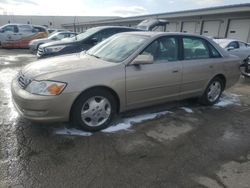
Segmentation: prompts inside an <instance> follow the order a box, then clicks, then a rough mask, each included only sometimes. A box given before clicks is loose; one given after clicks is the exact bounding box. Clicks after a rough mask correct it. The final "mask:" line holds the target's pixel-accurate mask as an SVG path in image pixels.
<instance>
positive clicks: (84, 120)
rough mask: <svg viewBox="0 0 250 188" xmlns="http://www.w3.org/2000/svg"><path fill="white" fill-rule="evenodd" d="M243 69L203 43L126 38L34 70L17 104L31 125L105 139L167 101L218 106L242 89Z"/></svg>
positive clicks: (16, 88)
mask: <svg viewBox="0 0 250 188" xmlns="http://www.w3.org/2000/svg"><path fill="white" fill-rule="evenodd" d="M239 64H240V60H239V58H238V57H236V56H232V55H229V54H228V53H227V52H226V51H225V50H224V49H222V48H221V47H219V45H217V44H216V43H215V42H213V40H212V39H208V38H206V37H203V36H198V35H189V34H181V33H159V32H130V33H121V34H117V35H114V36H112V37H110V38H108V39H106V40H105V41H103V42H101V43H99V44H98V45H96V46H95V47H93V48H91V49H90V50H88V51H87V52H86V53H81V54H73V55H68V56H61V57H55V58H49V59H45V60H40V61H37V62H34V63H31V64H29V65H27V66H26V67H24V68H23V69H22V70H21V71H20V72H19V74H18V76H17V77H16V78H15V79H14V80H13V82H12V96H13V99H14V100H13V101H14V104H15V106H16V108H17V109H18V111H19V113H20V114H21V115H22V116H23V117H25V118H27V119H30V120H33V121H38V122H54V121H57V122H58V121H70V122H72V123H73V124H74V125H78V126H80V127H81V128H82V129H84V130H87V131H98V130H101V129H104V128H106V127H108V126H109V125H110V123H111V122H112V120H113V118H114V116H115V115H116V114H118V113H120V112H124V111H127V110H131V109H136V108H141V107H146V106H151V105H155V104H160V103H164V102H166V101H172V100H182V99H185V98H191V97H199V98H200V101H201V102H202V104H205V105H213V104H214V103H216V102H217V101H218V100H219V98H220V96H221V94H222V92H223V91H224V90H225V89H227V88H229V87H231V86H232V85H233V84H235V83H236V82H237V81H238V79H239V76H240V72H239Z"/></svg>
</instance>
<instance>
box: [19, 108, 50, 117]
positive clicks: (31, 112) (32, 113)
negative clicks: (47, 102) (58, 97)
mask: <svg viewBox="0 0 250 188" xmlns="http://www.w3.org/2000/svg"><path fill="white" fill-rule="evenodd" d="M23 113H24V115H26V116H32V117H43V116H45V115H47V114H48V111H44V110H43V111H40V110H39V111H34V110H23Z"/></svg>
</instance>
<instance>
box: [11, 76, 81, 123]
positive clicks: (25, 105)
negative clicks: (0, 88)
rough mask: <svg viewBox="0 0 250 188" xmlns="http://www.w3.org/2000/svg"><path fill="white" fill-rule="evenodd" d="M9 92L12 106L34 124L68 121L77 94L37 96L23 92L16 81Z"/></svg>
mask: <svg viewBox="0 0 250 188" xmlns="http://www.w3.org/2000/svg"><path fill="white" fill-rule="evenodd" d="M11 92H12V98H13V103H14V106H15V107H16V109H17V111H18V112H19V114H20V115H21V116H23V117H24V118H26V119H29V120H32V121H36V122H41V123H45V122H65V121H69V118H70V110H71V106H72V104H73V102H74V100H75V99H76V97H77V96H78V93H62V94H61V95H58V96H39V95H34V94H31V93H28V92H27V91H25V90H23V89H22V88H21V87H20V86H19V85H18V83H17V82H16V80H13V81H12V85H11Z"/></svg>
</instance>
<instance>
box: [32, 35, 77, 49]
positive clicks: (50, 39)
mask: <svg viewBox="0 0 250 188" xmlns="http://www.w3.org/2000/svg"><path fill="white" fill-rule="evenodd" d="M76 35H77V33H74V32H69V31H65V32H57V33H54V34H52V35H50V36H49V37H48V38H43V39H35V40H32V41H30V43H29V49H30V51H31V52H32V53H35V52H36V51H37V49H38V48H39V46H40V45H42V44H45V43H48V42H53V41H57V40H62V39H65V38H70V37H73V36H76Z"/></svg>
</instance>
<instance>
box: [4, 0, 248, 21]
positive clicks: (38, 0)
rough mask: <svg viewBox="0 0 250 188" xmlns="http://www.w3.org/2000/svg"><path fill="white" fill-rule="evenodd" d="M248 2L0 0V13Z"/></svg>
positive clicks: (138, 11) (82, 12) (140, 10)
mask: <svg viewBox="0 0 250 188" xmlns="http://www.w3.org/2000/svg"><path fill="white" fill-rule="evenodd" d="M236 3H237V4H240V3H250V0H237V1H235V0H132V1H129V0H70V1H69V0H0V14H8V15H56V16H121V17H128V16H137V15H145V14H154V13H163V12H173V11H180V10H190V9H198V8H207V7H214V6H222V5H231V4H236Z"/></svg>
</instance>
